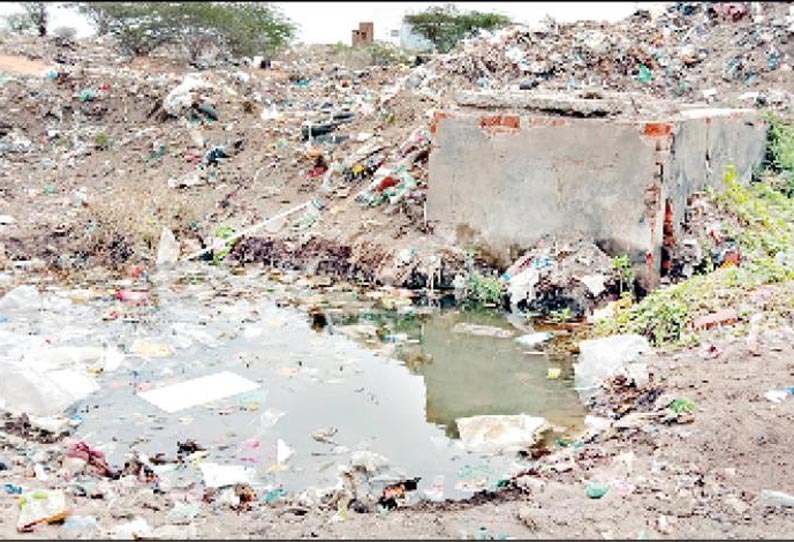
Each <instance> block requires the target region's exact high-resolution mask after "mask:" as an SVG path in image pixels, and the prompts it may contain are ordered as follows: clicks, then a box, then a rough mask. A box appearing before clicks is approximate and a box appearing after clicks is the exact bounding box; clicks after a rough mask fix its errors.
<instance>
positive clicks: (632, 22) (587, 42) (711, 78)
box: [424, 2, 794, 107]
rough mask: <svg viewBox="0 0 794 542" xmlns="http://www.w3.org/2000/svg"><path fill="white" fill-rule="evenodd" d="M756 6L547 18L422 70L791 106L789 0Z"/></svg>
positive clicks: (456, 81)
mask: <svg viewBox="0 0 794 542" xmlns="http://www.w3.org/2000/svg"><path fill="white" fill-rule="evenodd" d="M752 5H753V7H752V9H751V8H750V6H749V4H748V3H738V4H729V3H698V2H677V3H671V4H668V5H667V7H666V8H665V9H664V11H662V12H661V13H658V14H652V13H651V12H648V11H638V12H636V13H635V14H634V15H632V16H630V17H628V18H626V19H624V20H622V21H618V22H615V23H599V22H592V21H581V22H576V23H570V24H558V23H556V22H555V21H553V20H551V19H548V18H547V19H546V20H544V21H543V22H542V23H540V24H538V25H535V26H533V27H530V28H526V27H513V28H510V29H508V30H505V31H500V32H497V33H495V34H490V33H483V34H482V35H480V36H478V37H475V38H472V39H469V40H466V41H464V42H462V43H461V44H459V46H458V47H457V48H456V49H455V50H453V51H452V52H451V53H450V54H448V55H445V56H441V57H439V58H438V59H437V60H434V61H433V62H431V63H429V64H428V65H427V66H426V67H425V68H424V69H425V70H427V69H432V70H436V71H437V72H439V73H444V74H449V76H450V77H442V78H441V79H442V81H443V82H442V83H441V84H445V85H448V88H450V89H453V88H460V87H461V85H462V84H467V85H469V86H475V85H476V86H477V87H479V88H482V89H490V90H494V91H496V90H504V89H507V88H515V89H519V88H520V89H522V90H529V89H539V90H569V91H570V90H577V89H602V90H610V91H629V92H643V93H648V94H652V95H654V96H657V97H665V98H666V97H670V96H676V97H679V98H682V99H686V100H690V101H692V100H695V101H701V100H705V101H709V102H710V101H715V100H717V101H720V102H724V101H725V100H728V99H732V100H739V101H743V103H744V105H745V106H748V105H753V104H755V105H758V106H761V105H769V106H775V107H788V105H789V103H790V100H791V94H790V92H789V91H788V88H790V81H791V79H790V78H791V68H792V66H791V63H792V61H794V51H792V50H791V45H790V44H789V41H790V40H789V35H790V33H791V28H792V24H793V23H794V16H793V15H792V14H791V13H790V12H789V8H788V6H787V5H785V4H774V3H766V2H753V3H752ZM453 76H454V77H453ZM773 85H774V86H773Z"/></svg>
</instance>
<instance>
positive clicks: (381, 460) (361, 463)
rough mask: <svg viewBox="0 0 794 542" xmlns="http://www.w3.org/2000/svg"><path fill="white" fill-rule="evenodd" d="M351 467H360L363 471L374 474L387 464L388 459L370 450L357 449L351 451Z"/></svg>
mask: <svg viewBox="0 0 794 542" xmlns="http://www.w3.org/2000/svg"><path fill="white" fill-rule="evenodd" d="M350 465H351V466H352V467H356V468H361V469H363V470H364V471H366V472H368V473H370V474H374V473H376V472H378V471H379V470H381V469H384V468H386V467H387V466H388V465H389V460H388V459H386V458H385V457H384V456H382V455H380V454H378V453H375V452H370V451H369V450H358V451H356V452H353V455H352V457H351V459H350Z"/></svg>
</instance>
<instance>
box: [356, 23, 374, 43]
mask: <svg viewBox="0 0 794 542" xmlns="http://www.w3.org/2000/svg"><path fill="white" fill-rule="evenodd" d="M374 37H375V23H358V30H353V39H352V45H353V47H357V46H359V45H366V44H368V43H372V40H373V38H374Z"/></svg>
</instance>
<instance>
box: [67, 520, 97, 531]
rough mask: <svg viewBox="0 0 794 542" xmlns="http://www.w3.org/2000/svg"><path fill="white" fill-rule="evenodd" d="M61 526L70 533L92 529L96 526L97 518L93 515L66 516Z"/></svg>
mask: <svg viewBox="0 0 794 542" xmlns="http://www.w3.org/2000/svg"><path fill="white" fill-rule="evenodd" d="M63 528H64V529H65V530H66V531H69V532H70V534H72V535H75V534H78V533H83V532H86V531H92V530H94V529H96V528H97V520H96V518H95V517H94V516H68V517H67V518H66V520H64V522H63Z"/></svg>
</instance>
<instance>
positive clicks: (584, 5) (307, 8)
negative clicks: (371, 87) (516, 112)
mask: <svg viewBox="0 0 794 542" xmlns="http://www.w3.org/2000/svg"><path fill="white" fill-rule="evenodd" d="M452 3H453V4H456V5H457V6H458V7H459V8H460V9H463V10H478V11H495V12H498V13H502V14H504V15H507V16H509V17H511V18H512V19H513V20H515V21H517V22H524V23H531V22H536V21H539V20H540V19H542V18H543V17H544V16H545V15H546V14H549V15H551V16H552V17H554V18H555V19H557V20H558V21H561V22H569V21H575V20H579V19H595V20H608V21H611V20H617V19H621V18H623V17H626V16H627V15H630V14H631V13H632V12H633V11H634V10H635V9H636V7H637V6H638V5H640V6H643V5H649V4H660V2H452ZM273 4H275V5H276V6H278V7H279V8H280V9H281V11H282V12H283V13H284V14H285V15H286V16H287V17H289V18H290V19H292V20H293V21H294V22H296V23H297V24H298V25H299V28H300V29H299V34H298V40H299V41H303V42H305V43H336V42H339V41H341V42H343V43H349V42H350V32H351V30H353V29H354V28H357V27H358V23H359V22H360V21H371V22H373V23H375V39H389V31H390V30H393V29H394V30H396V29H399V28H400V22H401V20H402V17H403V15H405V14H406V13H411V12H414V13H415V12H418V11H422V10H424V9H426V8H427V7H428V6H432V5H443V4H444V2H273ZM50 9H51V18H52V21H51V23H50V28H51V29H53V28H57V27H58V26H72V27H75V28H76V29H77V30H78V35H80V36H86V35H90V33H91V29H90V26H89V25H88V23H87V22H86V21H85V19H83V18H82V17H81V16H80V15H79V14H77V13H75V12H74V10H66V9H64V8H61V7H58V5H57V4H56V5H53V6H51V8H50ZM19 10H21V8H20V7H19V4H18V3H16V2H4V3H2V4H0V15H5V14H8V13H13V12H14V11H19Z"/></svg>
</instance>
